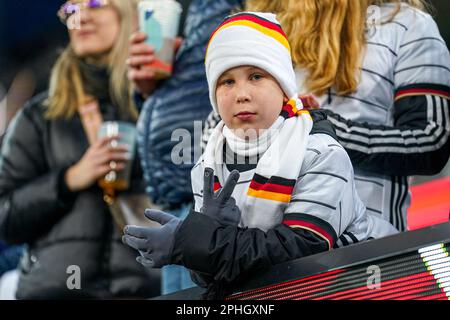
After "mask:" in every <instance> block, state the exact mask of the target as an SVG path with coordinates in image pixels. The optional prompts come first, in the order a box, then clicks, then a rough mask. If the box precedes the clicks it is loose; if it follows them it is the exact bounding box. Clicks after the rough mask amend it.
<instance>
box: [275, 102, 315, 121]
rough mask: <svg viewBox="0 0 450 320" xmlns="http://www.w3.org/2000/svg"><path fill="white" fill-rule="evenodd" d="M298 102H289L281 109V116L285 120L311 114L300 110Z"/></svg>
mask: <svg viewBox="0 0 450 320" xmlns="http://www.w3.org/2000/svg"><path fill="white" fill-rule="evenodd" d="M296 105H297V102H296V101H295V100H294V99H291V100H289V101H288V102H287V103H286V104H285V105H284V106H283V108H282V109H281V113H280V116H282V117H283V118H285V119H289V118H292V117H295V116H298V115H301V114H303V113H304V114H309V111H308V110H303V109H302V110H298V109H297V107H296Z"/></svg>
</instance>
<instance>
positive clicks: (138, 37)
mask: <svg viewBox="0 0 450 320" xmlns="http://www.w3.org/2000/svg"><path fill="white" fill-rule="evenodd" d="M146 39H147V35H146V34H145V33H144V32H141V31H137V32H135V33H133V34H132V35H131V37H130V43H131V44H138V43H142V42H144V41H145V40H146Z"/></svg>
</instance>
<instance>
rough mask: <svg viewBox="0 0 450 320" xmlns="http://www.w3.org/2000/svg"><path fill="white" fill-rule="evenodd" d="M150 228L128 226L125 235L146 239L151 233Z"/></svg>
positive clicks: (124, 230) (124, 229)
mask: <svg viewBox="0 0 450 320" xmlns="http://www.w3.org/2000/svg"><path fill="white" fill-rule="evenodd" d="M149 229H150V228H148V227H139V226H133V225H127V226H125V227H124V228H123V233H124V234H125V235H129V236H133V237H136V238H146V237H147V234H148V233H149Z"/></svg>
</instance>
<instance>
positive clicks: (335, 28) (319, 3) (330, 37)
mask: <svg viewBox="0 0 450 320" xmlns="http://www.w3.org/2000/svg"><path fill="white" fill-rule="evenodd" d="M388 2H389V3H390V2H393V3H397V4H398V5H397V6H396V9H395V10H393V14H392V16H391V17H390V18H389V21H391V20H392V19H394V17H395V15H396V14H397V13H398V12H399V11H400V9H401V7H400V4H401V3H402V2H403V3H407V4H409V5H410V6H412V7H415V8H418V9H419V10H423V11H425V10H426V9H427V8H428V5H427V4H426V2H425V1H424V0H302V1H299V0H247V2H246V7H245V10H248V11H269V12H274V13H276V14H277V17H278V19H279V21H280V23H281V24H282V26H283V29H284V31H285V32H286V34H287V35H288V38H289V42H290V44H291V48H292V60H293V62H294V64H295V66H296V67H300V68H304V69H305V70H306V71H307V73H308V77H307V79H306V82H305V86H306V89H307V90H308V92H311V93H314V94H316V95H322V94H324V93H325V92H326V91H327V90H328V89H330V88H331V87H333V88H334V89H335V90H336V92H337V94H339V95H345V94H349V93H352V92H355V91H356V89H357V87H358V83H359V78H360V74H361V71H360V68H361V64H362V57H363V53H364V49H365V45H366V40H365V24H366V12H367V9H368V7H369V6H370V5H381V4H384V3H388ZM389 21H384V23H386V22H389Z"/></svg>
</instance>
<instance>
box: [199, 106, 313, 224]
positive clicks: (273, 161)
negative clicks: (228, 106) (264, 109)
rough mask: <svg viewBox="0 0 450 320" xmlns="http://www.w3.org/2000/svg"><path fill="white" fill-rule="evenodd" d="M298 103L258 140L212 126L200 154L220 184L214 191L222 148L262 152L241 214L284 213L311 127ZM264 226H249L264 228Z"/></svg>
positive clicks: (286, 108) (242, 152) (220, 175)
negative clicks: (226, 146) (298, 107)
mask: <svg viewBox="0 0 450 320" xmlns="http://www.w3.org/2000/svg"><path fill="white" fill-rule="evenodd" d="M296 105H300V106H302V105H301V102H297V99H295V100H293V99H292V100H290V101H289V102H288V104H287V105H286V106H284V107H283V111H282V113H281V115H280V117H278V119H277V120H276V121H275V123H274V124H273V125H272V127H271V128H270V129H269V130H266V131H265V132H264V133H263V134H262V135H261V136H259V137H258V139H255V140H254V141H250V142H249V141H245V140H243V139H241V138H239V137H236V136H235V135H234V134H233V133H232V132H231V131H230V130H229V129H228V128H227V127H226V126H225V124H224V122H223V121H221V122H220V123H219V124H218V125H217V126H216V128H215V129H214V131H213V133H212V135H211V137H210V139H209V140H208V144H207V146H206V149H205V153H204V155H203V159H204V164H203V165H204V167H205V168H212V169H213V170H214V174H215V176H216V177H217V178H216V181H218V182H219V183H218V184H216V186H215V191H217V190H218V189H220V188H221V186H223V184H224V182H225V179H224V172H223V164H224V161H223V147H224V143H228V145H229V146H230V148H231V149H232V150H233V151H234V152H235V153H237V154H238V155H242V156H250V157H252V156H255V155H261V154H262V157H261V158H260V160H259V161H258V164H257V166H256V170H255V174H254V176H253V180H252V181H251V183H250V186H249V188H248V190H247V195H246V200H245V204H244V206H243V207H242V208H240V210H241V212H242V215H243V216H244V215H249V216H257V215H264V213H265V212H266V213H270V215H273V216H281V215H274V213H275V212H276V213H283V212H284V210H285V208H286V206H287V205H288V204H289V202H290V200H291V196H292V192H293V190H294V186H295V183H296V181H297V178H298V175H299V173H300V169H301V166H302V163H303V158H304V156H305V153H306V147H307V145H308V138H309V133H310V132H311V129H312V119H311V115H310V114H309V112H308V111H306V110H298V109H297V108H296ZM279 222H280V221H272V222H271V223H269V224H268V223H265V224H267V225H257V223H255V224H256V225H250V226H248V227H258V228H260V229H262V230H265V231H266V230H267V229H268V228H270V227H271V225H270V224H275V223H279Z"/></svg>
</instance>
